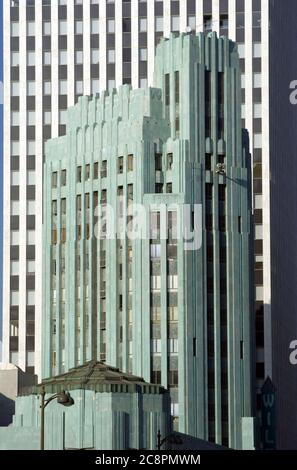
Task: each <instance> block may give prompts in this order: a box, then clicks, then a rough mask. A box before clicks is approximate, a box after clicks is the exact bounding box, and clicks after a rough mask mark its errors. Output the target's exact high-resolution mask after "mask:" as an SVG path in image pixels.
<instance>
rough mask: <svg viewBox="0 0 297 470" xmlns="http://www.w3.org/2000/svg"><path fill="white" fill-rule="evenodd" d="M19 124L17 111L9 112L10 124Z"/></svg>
mask: <svg viewBox="0 0 297 470" xmlns="http://www.w3.org/2000/svg"><path fill="white" fill-rule="evenodd" d="M19 124H20V114H19V112H18V111H12V112H11V125H12V126H19Z"/></svg>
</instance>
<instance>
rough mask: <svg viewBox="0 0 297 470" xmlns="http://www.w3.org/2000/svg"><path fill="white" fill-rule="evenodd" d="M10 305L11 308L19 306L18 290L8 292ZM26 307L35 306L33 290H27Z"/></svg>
mask: <svg viewBox="0 0 297 470" xmlns="http://www.w3.org/2000/svg"><path fill="white" fill-rule="evenodd" d="M10 305H11V306H17V305H19V291H18V290H12V291H11V292H10ZM26 305H35V291H34V290H27V293H26Z"/></svg>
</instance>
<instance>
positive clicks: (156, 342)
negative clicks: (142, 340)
mask: <svg viewBox="0 0 297 470" xmlns="http://www.w3.org/2000/svg"><path fill="white" fill-rule="evenodd" d="M151 344H152V353H153V354H161V340H160V339H152V340H151Z"/></svg>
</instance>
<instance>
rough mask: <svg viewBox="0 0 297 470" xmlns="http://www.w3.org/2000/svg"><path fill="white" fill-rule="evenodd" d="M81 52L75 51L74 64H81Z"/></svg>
mask: <svg viewBox="0 0 297 470" xmlns="http://www.w3.org/2000/svg"><path fill="white" fill-rule="evenodd" d="M83 57H84V56H83V51H81V50H77V51H75V63H76V64H77V65H78V64H83Z"/></svg>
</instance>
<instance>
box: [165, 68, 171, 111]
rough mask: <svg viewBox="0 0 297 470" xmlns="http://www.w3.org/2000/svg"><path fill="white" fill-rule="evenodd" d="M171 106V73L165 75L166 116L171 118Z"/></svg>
mask: <svg viewBox="0 0 297 470" xmlns="http://www.w3.org/2000/svg"><path fill="white" fill-rule="evenodd" d="M169 106H170V75H169V73H166V75H165V116H166V118H167V119H168V118H169Z"/></svg>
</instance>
